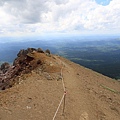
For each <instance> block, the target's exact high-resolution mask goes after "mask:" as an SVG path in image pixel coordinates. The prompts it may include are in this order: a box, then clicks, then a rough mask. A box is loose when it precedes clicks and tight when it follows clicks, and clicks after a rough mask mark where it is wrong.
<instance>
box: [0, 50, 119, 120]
mask: <svg viewBox="0 0 120 120" xmlns="http://www.w3.org/2000/svg"><path fill="white" fill-rule="evenodd" d="M63 82H64V84H63ZM63 85H64V88H65V90H66V91H64V89H63ZM0 89H1V91H0V120H120V83H119V82H118V81H115V80H113V79H111V78H109V77H106V76H103V75H101V74H99V73H97V72H94V71H92V70H90V69H87V68H85V67H82V66H80V65H78V64H75V63H73V62H71V61H69V60H67V59H65V58H63V57H60V56H58V55H52V54H51V53H50V50H46V51H43V50H42V49H40V48H39V49H34V48H28V49H27V50H20V52H19V53H18V54H17V58H16V59H15V60H14V62H13V65H9V64H8V63H4V64H2V65H1V67H0ZM64 92H66V93H65V95H66V97H65V99H64V100H63V101H61V98H62V96H63V94H64ZM60 101H61V102H60ZM60 103H61V104H60ZM59 105H60V106H59ZM58 106H59V107H58ZM57 108H59V109H57ZM55 115H56V116H55ZM54 116H55V117H54Z"/></svg>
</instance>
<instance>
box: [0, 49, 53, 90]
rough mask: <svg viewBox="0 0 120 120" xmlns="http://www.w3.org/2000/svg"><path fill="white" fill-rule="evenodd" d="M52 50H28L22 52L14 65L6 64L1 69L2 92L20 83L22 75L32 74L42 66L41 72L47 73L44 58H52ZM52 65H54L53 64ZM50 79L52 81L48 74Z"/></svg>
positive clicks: (0, 86) (0, 82)
mask: <svg viewBox="0 0 120 120" xmlns="http://www.w3.org/2000/svg"><path fill="white" fill-rule="evenodd" d="M51 56H52V55H51V54H50V50H48V49H47V50H46V51H43V50H42V49H41V48H38V49H35V48H28V49H26V50H24V49H23V50H20V51H19V53H18V54H17V58H15V60H14V62H13V65H10V64H9V63H7V62H5V63H3V64H2V65H1V67H0V90H5V89H7V88H10V87H12V86H13V85H14V84H16V83H18V82H19V78H20V76H21V75H22V74H27V73H30V72H31V71H32V70H34V69H35V68H37V67H39V66H40V69H41V71H45V69H46V66H45V65H46V64H45V62H46V61H45V60H44V57H51ZM51 65H52V63H51ZM43 74H45V75H46V77H47V78H48V79H52V78H51V76H50V75H49V74H48V73H47V72H46V73H45V72H44V73H43Z"/></svg>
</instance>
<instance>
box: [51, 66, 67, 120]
mask: <svg viewBox="0 0 120 120" xmlns="http://www.w3.org/2000/svg"><path fill="white" fill-rule="evenodd" d="M62 71H63V67H62V68H61V77H62V85H63V90H64V94H63V96H62V98H61V100H60V103H59V105H58V107H57V110H56V112H55V114H54V117H53V119H52V120H55V117H56V115H57V113H58V110H59V108H60V106H61V104H62V101H63V100H64V103H63V114H64V110H65V98H66V93H67V92H66V88H65V83H64V79H63V72H62Z"/></svg>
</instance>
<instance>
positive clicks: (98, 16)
mask: <svg viewBox="0 0 120 120" xmlns="http://www.w3.org/2000/svg"><path fill="white" fill-rule="evenodd" d="M48 33H49V34H53V35H54V34H56V35H58V34H59V33H60V34H67V35H69V34H79V35H88V34H110V35H111V34H120V0H0V36H3V37H4V36H37V35H46V34H48Z"/></svg>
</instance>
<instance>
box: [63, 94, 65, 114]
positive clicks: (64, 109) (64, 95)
mask: <svg viewBox="0 0 120 120" xmlns="http://www.w3.org/2000/svg"><path fill="white" fill-rule="evenodd" d="M65 100H66V92H65V93H64V101H63V115H64V112H65Z"/></svg>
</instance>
